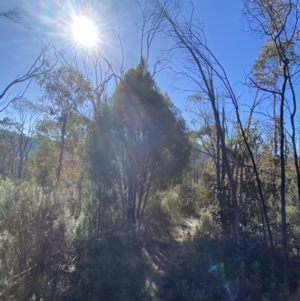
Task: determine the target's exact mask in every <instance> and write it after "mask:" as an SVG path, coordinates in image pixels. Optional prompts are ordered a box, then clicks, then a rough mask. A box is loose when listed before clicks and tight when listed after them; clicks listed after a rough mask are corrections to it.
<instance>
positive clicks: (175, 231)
mask: <svg viewBox="0 0 300 301" xmlns="http://www.w3.org/2000/svg"><path fill="white" fill-rule="evenodd" d="M199 224H200V221H199V220H198V219H190V218H183V219H181V221H180V222H179V223H178V224H177V225H175V226H174V227H173V228H172V229H171V231H170V235H169V236H168V237H167V238H164V239H149V240H147V241H146V242H145V245H144V248H143V253H144V256H145V258H146V260H147V265H148V267H149V268H148V269H147V271H146V282H145V293H146V294H147V295H148V296H149V301H150V300H151V301H158V300H161V299H160V297H159V296H160V293H161V291H162V289H163V286H164V282H165V277H164V276H165V274H166V269H167V267H168V265H169V263H170V259H171V258H172V256H173V254H174V253H175V252H176V251H177V250H178V249H179V247H180V245H181V243H182V242H183V241H184V240H185V239H186V238H187V237H189V236H192V235H193V234H195V232H196V229H197V227H198V226H199Z"/></svg>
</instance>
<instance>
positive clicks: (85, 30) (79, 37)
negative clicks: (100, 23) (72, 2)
mask: <svg viewBox="0 0 300 301" xmlns="http://www.w3.org/2000/svg"><path fill="white" fill-rule="evenodd" d="M71 28H72V33H73V37H74V39H75V41H76V42H77V43H79V44H81V45H83V46H86V47H92V46H94V45H95V44H96V42H97V40H98V32H97V28H96V26H95V24H94V23H93V21H92V20H89V19H87V18H86V17H76V18H74V20H73V24H72V25H71Z"/></svg>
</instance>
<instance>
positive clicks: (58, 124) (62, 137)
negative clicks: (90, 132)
mask: <svg viewBox="0 0 300 301" xmlns="http://www.w3.org/2000/svg"><path fill="white" fill-rule="evenodd" d="M37 83H38V85H39V86H40V87H41V88H42V92H43V95H42V97H41V98H40V101H41V102H42V103H43V105H44V110H45V113H46V114H45V118H44V121H40V128H41V129H43V130H44V133H45V134H46V133H47V134H48V136H51V135H54V136H52V138H53V139H54V140H55V141H57V142H58V145H59V147H58V148H59V158H58V164H57V169H56V179H57V182H59V180H60V177H61V173H62V169H63V160H64V155H65V150H66V142H67V140H68V139H70V138H71V137H69V136H70V134H71V133H72V132H73V131H74V128H80V127H81V125H82V122H83V120H82V118H81V117H80V116H79V115H78V114H77V112H78V108H80V106H82V105H83V103H84V102H85V101H86V100H87V99H88V97H89V93H90V89H91V88H90V84H89V82H87V81H85V80H84V79H83V76H82V75H81V74H80V73H78V72H76V71H75V70H74V69H71V68H67V67H64V66H61V67H59V68H57V69H53V70H52V71H51V72H48V73H46V74H43V75H42V76H40V77H38V79H37ZM42 123H44V126H41V124H42ZM47 124H48V125H50V124H51V126H50V127H49V126H47ZM51 128H52V129H54V131H52V130H51Z"/></svg>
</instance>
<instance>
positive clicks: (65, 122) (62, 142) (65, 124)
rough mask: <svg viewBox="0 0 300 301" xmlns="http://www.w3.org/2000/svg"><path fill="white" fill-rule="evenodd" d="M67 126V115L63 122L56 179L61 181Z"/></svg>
mask: <svg viewBox="0 0 300 301" xmlns="http://www.w3.org/2000/svg"><path fill="white" fill-rule="evenodd" d="M66 126H67V117H66V116H63V124H62V129H61V143H60V153H59V162H58V167H57V173H56V180H57V182H58V183H59V181H60V176H61V171H62V166H63V157H64V151H65V136H66Z"/></svg>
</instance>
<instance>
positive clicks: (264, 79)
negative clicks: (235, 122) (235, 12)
mask: <svg viewBox="0 0 300 301" xmlns="http://www.w3.org/2000/svg"><path fill="white" fill-rule="evenodd" d="M243 2H244V14H245V16H246V18H247V19H248V21H249V26H250V29H251V30H252V32H254V33H256V34H258V35H260V36H261V37H263V38H264V39H266V43H265V45H264V47H263V50H262V52H261V56H260V61H257V62H256V64H255V69H254V70H255V71H256V74H255V75H256V77H255V78H250V80H251V83H252V84H253V85H254V86H255V88H257V89H259V90H260V91H263V92H265V93H269V94H270V96H271V97H276V98H278V102H279V121H278V123H279V137H280V138H279V156H280V179H281V180H280V203H281V233H282V249H283V266H284V283H285V286H286V287H287V288H288V283H289V259H288V246H287V221H286V158H285V149H286V141H287V137H286V132H287V131H286V130H287V129H286V125H285V124H286V121H287V120H286V117H285V114H286V111H288V112H289V117H290V122H291V128H292V134H291V140H292V145H293V151H294V163H295V169H296V174H297V184H298V198H299V200H298V201H300V170H299V163H298V153H297V147H296V141H295V136H296V129H295V116H296V113H297V99H296V92H295V87H296V85H297V83H298V79H299V71H300V69H299V59H298V55H297V52H298V47H299V45H298V36H299V29H298V28H299V17H300V11H299V4H300V3H299V1H298V0H271V1H266V0H254V1H243Z"/></svg>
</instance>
